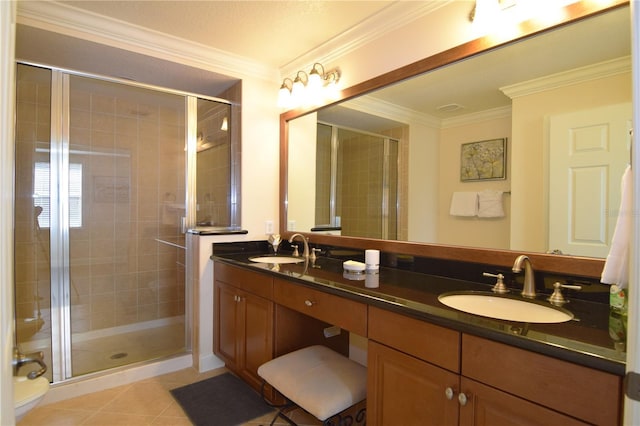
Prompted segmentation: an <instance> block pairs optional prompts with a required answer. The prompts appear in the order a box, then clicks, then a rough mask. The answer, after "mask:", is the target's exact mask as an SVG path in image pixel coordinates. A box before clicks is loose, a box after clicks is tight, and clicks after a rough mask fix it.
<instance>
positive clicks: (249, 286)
mask: <svg viewBox="0 0 640 426" xmlns="http://www.w3.org/2000/svg"><path fill="white" fill-rule="evenodd" d="M213 277H214V279H215V280H216V281H222V282H225V283H227V284H231V285H232V286H234V287H237V288H240V289H242V290H246V291H248V292H249V293H253V294H256V295H258V296H261V297H264V298H265V299H269V300H272V299H273V279H272V278H271V277H270V276H269V275H267V274H260V273H258V272H251V271H247V270H246V269H243V268H237V267H235V266H231V265H227V264H225V263H220V262H215V263H214V270H213Z"/></svg>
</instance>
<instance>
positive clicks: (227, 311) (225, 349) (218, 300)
mask: <svg viewBox="0 0 640 426" xmlns="http://www.w3.org/2000/svg"><path fill="white" fill-rule="evenodd" d="M214 291H215V295H214V309H215V311H214V315H215V318H214V326H215V334H214V336H213V349H214V352H215V353H216V355H218V356H220V358H222V359H223V360H224V362H225V364H226V365H227V367H228V368H229V369H231V370H234V371H235V370H237V368H238V366H239V363H240V345H239V340H238V334H239V333H240V332H241V329H240V324H239V319H240V314H239V312H238V310H239V308H240V306H239V305H240V298H239V296H238V290H237V289H236V288H235V287H232V286H229V285H227V284H225V283H223V282H221V281H216V282H215V290H214Z"/></svg>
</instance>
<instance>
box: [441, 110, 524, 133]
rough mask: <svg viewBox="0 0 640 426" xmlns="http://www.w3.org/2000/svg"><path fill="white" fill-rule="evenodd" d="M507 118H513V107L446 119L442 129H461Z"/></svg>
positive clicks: (443, 121) (443, 120)
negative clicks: (461, 127)
mask: <svg viewBox="0 0 640 426" xmlns="http://www.w3.org/2000/svg"><path fill="white" fill-rule="evenodd" d="M507 117H511V105H507V106H502V107H498V108H492V109H487V110H484V111H479V112H473V113H469V114H465V115H459V116H457V117H451V118H444V119H442V125H441V128H442V129H447V128H450V127H460V126H466V125H471V124H477V123H482V122H484V121H488V120H497V119H500V118H507Z"/></svg>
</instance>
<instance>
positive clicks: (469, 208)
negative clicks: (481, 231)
mask: <svg viewBox="0 0 640 426" xmlns="http://www.w3.org/2000/svg"><path fill="white" fill-rule="evenodd" d="M449 214H450V215H452V216H475V215H476V214H478V193H477V192H454V193H453V197H451V207H450V208H449Z"/></svg>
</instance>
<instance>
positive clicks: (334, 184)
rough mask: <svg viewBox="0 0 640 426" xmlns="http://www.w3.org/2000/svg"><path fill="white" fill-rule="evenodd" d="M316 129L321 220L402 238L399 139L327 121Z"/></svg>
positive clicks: (346, 229) (346, 230)
mask: <svg viewBox="0 0 640 426" xmlns="http://www.w3.org/2000/svg"><path fill="white" fill-rule="evenodd" d="M316 132H317V135H316V169H315V170H316V176H315V182H316V191H315V197H316V199H315V208H316V210H315V223H316V226H317V227H319V228H322V227H323V226H324V227H336V228H340V229H341V232H342V235H348V236H354V237H366V238H382V239H392V240H395V239H398V238H399V237H398V203H399V201H398V200H399V196H398V191H399V178H398V161H399V140H398V139H397V138H391V137H389V136H385V135H380V134H375V133H370V132H365V131H361V130H353V129H348V128H344V127H340V126H336V125H330V124H325V123H318V124H317V130H316Z"/></svg>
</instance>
